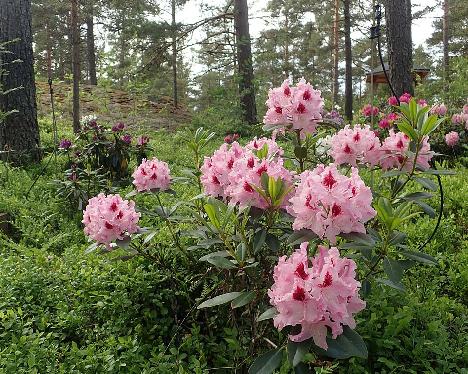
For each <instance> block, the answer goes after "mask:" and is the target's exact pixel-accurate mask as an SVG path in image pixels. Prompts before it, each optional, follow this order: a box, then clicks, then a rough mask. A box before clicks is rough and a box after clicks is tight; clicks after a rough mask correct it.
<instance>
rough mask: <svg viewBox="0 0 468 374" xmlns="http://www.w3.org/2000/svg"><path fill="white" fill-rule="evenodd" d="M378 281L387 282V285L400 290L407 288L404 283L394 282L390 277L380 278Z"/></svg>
mask: <svg viewBox="0 0 468 374" xmlns="http://www.w3.org/2000/svg"><path fill="white" fill-rule="evenodd" d="M377 282H379V283H382V284H385V285H386V286H389V287H392V288H395V289H397V290H398V291H405V288H404V287H403V285H402V284H401V283H398V284H396V283H393V282H392V281H391V280H390V279H382V278H379V279H377Z"/></svg>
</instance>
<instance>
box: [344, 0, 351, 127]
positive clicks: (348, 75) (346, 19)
mask: <svg viewBox="0 0 468 374" xmlns="http://www.w3.org/2000/svg"><path fill="white" fill-rule="evenodd" d="M350 2H351V0H344V1H343V4H344V7H343V12H344V38H345V116H346V118H347V119H348V120H349V121H351V120H352V119H353V66H352V64H353V56H352V52H351V17H350V11H349V7H350Z"/></svg>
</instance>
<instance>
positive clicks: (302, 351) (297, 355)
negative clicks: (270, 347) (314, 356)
mask: <svg viewBox="0 0 468 374" xmlns="http://www.w3.org/2000/svg"><path fill="white" fill-rule="evenodd" d="M311 345H312V341H311V339H308V340H305V341H303V342H298V343H296V342H292V341H290V340H289V341H288V346H287V349H288V359H289V362H290V363H291V364H292V366H293V367H295V366H297V365H298V364H299V363H300V362H301V361H302V359H303V358H304V356H305V355H306V354H307V353H309V349H310V347H311Z"/></svg>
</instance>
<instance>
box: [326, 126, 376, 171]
mask: <svg viewBox="0 0 468 374" xmlns="http://www.w3.org/2000/svg"><path fill="white" fill-rule="evenodd" d="M329 153H330V156H332V157H333V159H334V161H335V163H336V164H337V165H341V164H345V163H347V164H350V165H352V166H356V163H357V162H359V163H362V164H369V165H372V166H374V165H377V164H378V163H379V159H380V141H379V138H378V137H377V136H376V135H375V133H374V132H373V131H372V130H371V129H370V126H369V125H366V126H362V125H354V128H351V127H350V126H349V125H346V126H345V127H344V129H342V130H340V131H338V133H336V134H335V135H333V137H332V139H331V149H330V152H329Z"/></svg>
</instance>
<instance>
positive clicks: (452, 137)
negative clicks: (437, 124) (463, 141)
mask: <svg viewBox="0 0 468 374" xmlns="http://www.w3.org/2000/svg"><path fill="white" fill-rule="evenodd" d="M459 141H460V136H459V135H458V132H456V131H450V132H449V133H448V134H446V135H445V143H447V145H448V146H449V147H452V148H453V147H455V146H456V145H457V144H458V142H459Z"/></svg>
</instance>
